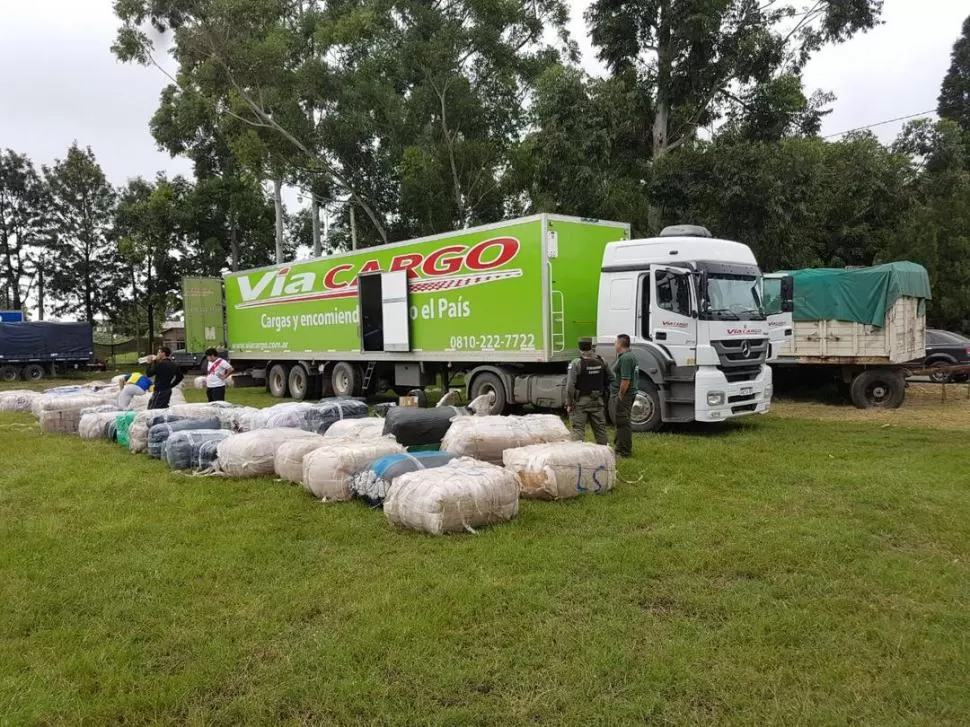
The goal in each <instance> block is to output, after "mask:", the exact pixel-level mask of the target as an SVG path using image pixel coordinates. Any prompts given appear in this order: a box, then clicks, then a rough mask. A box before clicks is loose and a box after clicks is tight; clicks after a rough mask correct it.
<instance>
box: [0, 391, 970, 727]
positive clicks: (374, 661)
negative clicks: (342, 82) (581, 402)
mask: <svg viewBox="0 0 970 727" xmlns="http://www.w3.org/2000/svg"><path fill="white" fill-rule="evenodd" d="M192 394H193V395H194V396H197V395H198V394H197V392H192ZM931 395H932V393H931ZM936 395H937V396H938V394H936ZM231 398H234V399H236V400H237V401H240V400H246V401H248V402H249V403H257V402H266V399H265V396H264V395H263V394H262V393H260V392H257V391H254V390H236V391H233V392H231ZM953 399H954V400H957V399H958V397H957V396H956V395H954V397H953ZM927 406H929V404H927ZM951 406H952V407H957V406H959V407H961V410H962V411H963V414H964V415H965V416H970V405H959V404H953V403H951V404H948V405H945V406H943V407H941V411H942V413H938V416H937V419H938V420H939V419H941V418H942V419H943V420H945V419H946V418H948V417H952V418H953V419H954V421H956V420H957V419H958V418H959V414H954V413H953V412H951V411H950V410H949V408H950V407H951ZM963 406H966V408H965V409H963V408H962V407H963ZM778 409H779V415H772V416H769V417H765V418H759V419H756V420H755V419H748V420H745V421H744V422H743V423H740V424H734V425H730V426H727V427H724V428H722V429H719V430H708V431H703V432H700V431H689V432H680V433H674V434H663V435H655V436H649V437H647V436H644V437H637V439H636V442H635V447H636V454H637V456H636V459H635V460H633V461H630V462H624V463H623V464H622V465H621V476H622V479H623V480H624V482H622V483H621V484H619V485H618V487H617V490H616V491H615V492H614V493H612V494H609V495H606V496H601V497H589V498H587V499H584V500H582V501H574V502H568V503H523V506H522V511H521V514H520V516H519V518H518V519H517V520H515V521H513V522H511V523H508V524H506V525H503V526H501V527H497V528H494V529H491V530H487V531H483V532H482V533H481V534H479V535H477V536H471V535H467V536H456V537H445V538H432V537H426V536H421V535H417V534H410V533H399V532H395V531H392V530H391V529H390V528H389V526H388V525H387V523H386V521H385V520H384V518H383V516H382V514H381V513H380V512H379V511H373V510H369V509H368V508H366V507H364V506H362V505H359V504H356V503H352V504H343V505H323V504H319V503H316V502H314V501H313V500H312V499H311V498H310V497H309V496H308V495H306V494H305V493H304V492H303V491H302V490H300V489H299V488H296V487H291V486H285V485H282V484H280V483H275V482H273V481H271V480H268V479H267V480H253V481H235V480H227V479H220V478H194V477H187V476H181V475H178V474H174V473H171V472H169V471H168V470H167V469H166V468H165V467H164V466H163V465H162V464H161V463H158V462H154V461H151V460H149V459H147V458H145V457H134V456H131V455H128V454H127V453H125V452H123V451H122V450H120V449H118V448H117V447H115V446H113V445H110V444H108V443H96V444H91V443H82V442H81V441H80V440H77V439H75V438H69V437H61V436H42V435H41V434H40V432H39V430H37V429H36V427H35V426H34V425H33V422H32V420H31V419H30V417H25V416H14V415H0V453H2V459H3V464H2V469H0V655H2V658H0V723H3V724H79V723H87V724H106V723H138V724H141V723H156V724H170V723H187V724H225V725H237V724H257V723H263V724H265V723H278V722H282V723H288V724H307V725H344V724H381V725H384V724H387V725H425V724H428V725H503V726H511V725H519V724H548V725H626V724H690V725H692V724H736V725H761V724H825V725H829V724H847V723H855V724H860V723H862V724H872V725H897V724H898V725H903V724H906V725H910V724H923V725H940V724H953V725H957V724H966V723H967V721H968V719H970V718H968V715H970V679H968V675H970V637H968V634H970V609H968V606H967V604H968V603H970V497H968V489H970V454H968V447H967V433H966V431H949V430H948V429H941V428H930V427H929V426H927V423H929V424H933V423H935V422H934V421H932V420H933V417H932V416H929V417H927V418H928V419H929V420H931V421H929V422H927V421H926V420H924V419H919V420H918V422H917V423H919V424H920V426H919V427H911V426H907V424H909V423H910V422H908V421H907V420H906V419H904V418H899V419H896V420H893V421H892V422H889V423H888V424H887V422H886V421H884V420H883V417H882V416H876V417H865V416H863V417H862V420H860V421H854V420H852V419H851V418H849V417H848V416H842V417H840V416H838V415H836V414H833V412H832V411H827V410H822V409H820V410H819V411H813V410H812V409H811V407H808V406H807V405H803V404H782V405H780V406H779V407H778ZM832 409H833V410H834V408H832ZM943 410H946V411H943ZM848 411H852V410H848ZM862 414H863V415H864V414H865V413H862ZM855 416H857V415H855V414H854V415H853V417H855ZM819 419H822V420H821V421H820V420H819Z"/></svg>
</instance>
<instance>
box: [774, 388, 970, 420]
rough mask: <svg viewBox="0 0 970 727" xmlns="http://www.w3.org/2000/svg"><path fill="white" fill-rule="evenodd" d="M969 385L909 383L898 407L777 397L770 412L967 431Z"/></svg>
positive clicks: (793, 415) (817, 418)
mask: <svg viewBox="0 0 970 727" xmlns="http://www.w3.org/2000/svg"><path fill="white" fill-rule="evenodd" d="M968 394H970V388H968V386H967V384H947V385H946V386H945V387H944V386H939V385H933V384H911V385H910V386H909V388H908V389H907V390H906V401H905V402H904V403H903V405H902V407H900V408H899V409H856V408H855V407H854V406H852V405H851V404H836V403H832V402H828V403H819V402H813V401H792V400H790V399H778V400H775V401H773V402H772V404H771V411H772V413H773V414H774V415H776V416H780V417H785V418H788V419H814V420H818V421H845V422H847V421H858V422H872V423H875V424H880V425H890V426H896V427H920V428H929V429H950V430H954V429H961V430H966V431H970V396H968Z"/></svg>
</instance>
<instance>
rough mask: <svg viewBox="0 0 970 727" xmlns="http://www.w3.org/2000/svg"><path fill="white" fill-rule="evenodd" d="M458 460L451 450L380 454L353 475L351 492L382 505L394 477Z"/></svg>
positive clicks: (371, 502)
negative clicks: (374, 460) (380, 455)
mask: <svg viewBox="0 0 970 727" xmlns="http://www.w3.org/2000/svg"><path fill="white" fill-rule="evenodd" d="M453 459H455V455H453V454H452V453H451V452H412V453H407V452H405V453H404V454H389V455H387V456H386V457H381V458H380V459H379V460H377V461H376V462H374V463H373V464H372V465H371V466H370V467H368V468H367V469H366V470H364V471H363V472H358V473H357V474H356V475H354V478H353V481H352V483H351V485H350V489H351V492H352V494H353V495H354V496H355V497H359V498H361V499H362V500H364V501H365V502H367V503H369V504H371V505H380V504H381V503H382V502H384V499H385V498H386V497H387V493H388V490H390V488H391V485H393V484H394V480H395V479H397V478H398V477H400V476H401V475H405V474H407V473H408V472H415V471H417V470H426V469H434V468H435V467H443V466H444V465H446V464H448V463H449V462H451V461H452V460H453Z"/></svg>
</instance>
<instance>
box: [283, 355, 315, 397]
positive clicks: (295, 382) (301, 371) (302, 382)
mask: <svg viewBox="0 0 970 727" xmlns="http://www.w3.org/2000/svg"><path fill="white" fill-rule="evenodd" d="M288 380H289V381H288V383H289V387H290V396H292V397H293V398H294V399H296V400H297V401H304V400H306V399H309V398H310V396H311V394H310V374H308V373H307V370H306V369H305V368H303V364H297V365H296V366H294V367H293V368H291V369H290V375H289V377H288Z"/></svg>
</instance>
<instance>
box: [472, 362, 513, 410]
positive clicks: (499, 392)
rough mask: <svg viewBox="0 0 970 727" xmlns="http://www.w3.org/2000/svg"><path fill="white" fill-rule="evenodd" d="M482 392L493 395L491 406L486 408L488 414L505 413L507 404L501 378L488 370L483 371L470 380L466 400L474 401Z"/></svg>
mask: <svg viewBox="0 0 970 727" xmlns="http://www.w3.org/2000/svg"><path fill="white" fill-rule="evenodd" d="M483 394H494V395H495V401H494V402H492V408H491V409H489V410H488V413H489V414H493V415H497V414H504V413H505V407H506V406H507V405H508V396H506V393H505V384H504V383H502V379H500V378H499V377H498V376H496V375H495V374H493V373H492V372H490V371H485V372H484V373H481V374H479V375H478V376H476V377H475V378H474V379H473V380H472V385H471V387H470V388H469V389H468V401H470V402H471V401H474V400H475V399H477V398H478V397H479V396H482V395H483Z"/></svg>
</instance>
